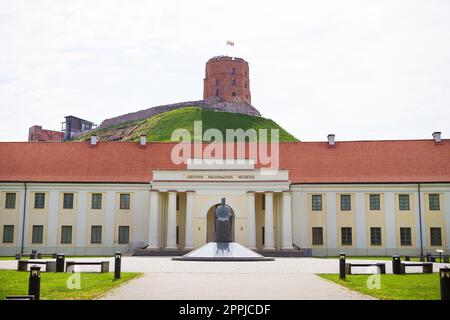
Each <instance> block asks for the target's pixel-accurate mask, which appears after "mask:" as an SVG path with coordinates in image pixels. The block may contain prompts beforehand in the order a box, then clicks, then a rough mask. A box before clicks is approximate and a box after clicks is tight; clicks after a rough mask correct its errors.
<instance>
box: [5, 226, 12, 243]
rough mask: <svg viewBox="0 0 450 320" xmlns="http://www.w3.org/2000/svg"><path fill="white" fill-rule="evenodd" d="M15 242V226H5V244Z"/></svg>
mask: <svg viewBox="0 0 450 320" xmlns="http://www.w3.org/2000/svg"><path fill="white" fill-rule="evenodd" d="M13 242H14V226H13V225H4V226H3V243H13Z"/></svg>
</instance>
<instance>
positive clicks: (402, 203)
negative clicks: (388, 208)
mask: <svg viewBox="0 0 450 320" xmlns="http://www.w3.org/2000/svg"><path fill="white" fill-rule="evenodd" d="M398 206H399V209H400V210H409V194H400V195H399V196H398Z"/></svg>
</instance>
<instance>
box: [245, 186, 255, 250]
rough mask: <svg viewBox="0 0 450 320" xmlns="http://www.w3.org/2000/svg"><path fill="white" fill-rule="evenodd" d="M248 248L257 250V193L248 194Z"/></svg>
mask: <svg viewBox="0 0 450 320" xmlns="http://www.w3.org/2000/svg"><path fill="white" fill-rule="evenodd" d="M247 230H248V247H249V248H250V249H256V222H255V192H254V191H249V192H247Z"/></svg>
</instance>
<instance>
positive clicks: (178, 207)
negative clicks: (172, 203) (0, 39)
mask: <svg viewBox="0 0 450 320" xmlns="http://www.w3.org/2000/svg"><path fill="white" fill-rule="evenodd" d="M176 207H177V209H176V210H177V211H179V210H180V195H179V194H177V204H176Z"/></svg>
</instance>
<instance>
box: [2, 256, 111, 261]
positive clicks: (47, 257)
mask: <svg viewBox="0 0 450 320" xmlns="http://www.w3.org/2000/svg"><path fill="white" fill-rule="evenodd" d="M113 257H114V256H66V257H65V258H66V259H76V258H113ZM28 259H30V258H29V257H28V256H25V257H22V258H21V260H28ZM42 259H54V258H52V256H51V255H48V256H47V255H44V256H42ZM1 260H16V258H15V257H11V256H9V257H0V261H1Z"/></svg>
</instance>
